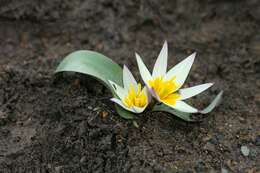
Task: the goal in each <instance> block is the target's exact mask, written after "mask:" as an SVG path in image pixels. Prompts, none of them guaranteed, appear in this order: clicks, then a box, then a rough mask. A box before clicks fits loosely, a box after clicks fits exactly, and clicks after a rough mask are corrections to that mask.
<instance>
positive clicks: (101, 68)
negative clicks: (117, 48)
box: [55, 50, 134, 119]
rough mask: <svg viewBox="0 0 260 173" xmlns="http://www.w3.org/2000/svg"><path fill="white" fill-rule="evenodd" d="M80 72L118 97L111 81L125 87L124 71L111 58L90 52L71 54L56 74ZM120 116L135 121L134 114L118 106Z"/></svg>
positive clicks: (80, 51) (60, 65) (81, 51)
mask: <svg viewBox="0 0 260 173" xmlns="http://www.w3.org/2000/svg"><path fill="white" fill-rule="evenodd" d="M65 71H70V72H78V73H83V74H86V75H90V76H93V77H94V78H96V79H97V80H99V81H100V82H101V83H103V84H104V85H105V86H106V87H107V88H108V89H109V90H110V91H111V92H112V94H113V96H114V97H117V95H116V94H115V92H114V89H113V88H112V86H111V85H110V84H109V82H108V80H111V81H113V82H115V83H117V84H118V85H121V86H122V85H123V70H122V68H121V67H120V66H119V65H118V64H117V63H115V62H114V61H112V60H111V59H110V58H108V57H106V56H104V55H102V54H100V53H97V52H94V51H89V50H79V51H75V52H73V53H71V54H69V55H68V56H67V57H65V58H64V59H63V61H62V62H61V63H60V64H59V66H58V67H57V69H56V71H55V73H59V72H65ZM116 110H117V112H118V114H119V115H120V116H121V117H122V118H125V119H133V117H134V114H133V113H130V112H129V111H126V110H124V109H123V108H121V107H119V106H117V105H116Z"/></svg>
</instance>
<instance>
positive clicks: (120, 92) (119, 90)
mask: <svg viewBox="0 0 260 173" xmlns="http://www.w3.org/2000/svg"><path fill="white" fill-rule="evenodd" d="M109 83H110V85H111V86H112V88H113V89H114V91H115V93H116V95H117V96H118V97H119V98H120V99H121V100H123V99H124V98H125V96H126V95H127V90H125V89H124V88H122V87H121V86H119V85H117V84H116V83H115V82H113V81H110V80H109Z"/></svg>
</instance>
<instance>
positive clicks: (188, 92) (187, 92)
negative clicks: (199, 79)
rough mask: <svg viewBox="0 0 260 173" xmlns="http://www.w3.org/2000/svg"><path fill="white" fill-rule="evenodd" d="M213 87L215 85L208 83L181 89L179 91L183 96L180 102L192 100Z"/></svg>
mask: <svg viewBox="0 0 260 173" xmlns="http://www.w3.org/2000/svg"><path fill="white" fill-rule="evenodd" d="M212 85H213V83H206V84H202V85H197V86H194V87H190V88H184V89H180V90H179V94H180V95H181V98H180V100H185V99H188V98H191V97H193V96H195V95H198V94H199V93H201V92H203V91H205V90H206V89H208V88H209V87H211V86H212Z"/></svg>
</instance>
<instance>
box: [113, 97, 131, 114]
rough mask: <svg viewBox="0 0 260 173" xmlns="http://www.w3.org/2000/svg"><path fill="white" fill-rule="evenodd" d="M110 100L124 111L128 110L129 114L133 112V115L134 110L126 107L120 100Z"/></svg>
mask: <svg viewBox="0 0 260 173" xmlns="http://www.w3.org/2000/svg"><path fill="white" fill-rule="evenodd" d="M110 100H111V101H113V102H115V103H117V104H118V105H119V106H121V107H122V108H124V109H126V110H128V111H131V112H134V113H135V110H134V109H132V108H128V107H126V106H125V105H124V103H123V102H122V101H121V100H119V99H117V98H111V99H110Z"/></svg>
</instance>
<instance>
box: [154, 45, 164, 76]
mask: <svg viewBox="0 0 260 173" xmlns="http://www.w3.org/2000/svg"><path fill="white" fill-rule="evenodd" d="M167 61H168V45H167V42H166V41H165V42H164V44H163V47H162V50H161V52H160V54H159V56H158V58H157V60H156V62H155V64H154V68H153V75H152V76H153V78H155V77H159V76H164V75H165V74H166V70H167Z"/></svg>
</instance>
